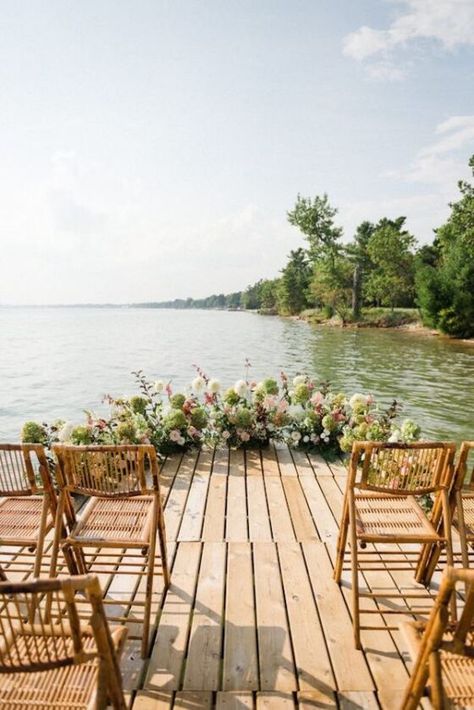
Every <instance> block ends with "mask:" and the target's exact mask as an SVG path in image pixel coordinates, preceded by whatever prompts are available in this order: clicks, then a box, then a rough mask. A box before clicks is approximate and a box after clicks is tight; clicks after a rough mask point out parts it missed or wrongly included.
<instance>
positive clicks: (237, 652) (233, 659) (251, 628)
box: [222, 542, 258, 690]
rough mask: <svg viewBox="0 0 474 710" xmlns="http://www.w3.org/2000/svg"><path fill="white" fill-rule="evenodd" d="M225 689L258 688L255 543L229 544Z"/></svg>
mask: <svg viewBox="0 0 474 710" xmlns="http://www.w3.org/2000/svg"><path fill="white" fill-rule="evenodd" d="M222 686H223V690H256V689H257V688H258V665H257V634H256V629H255V605H254V592H253V573H252V557H251V546H250V544H249V543H241V542H236V543H229V551H228V558H227V594H226V612H225V636H224V677H223V684H222Z"/></svg>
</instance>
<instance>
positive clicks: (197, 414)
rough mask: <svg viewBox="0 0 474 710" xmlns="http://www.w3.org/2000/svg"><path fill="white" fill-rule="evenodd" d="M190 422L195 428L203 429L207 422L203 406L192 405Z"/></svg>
mask: <svg viewBox="0 0 474 710" xmlns="http://www.w3.org/2000/svg"><path fill="white" fill-rule="evenodd" d="M191 424H192V425H193V427H195V428H196V429H204V427H205V426H206V424H207V413H206V410H205V409H203V407H194V409H193V411H192V412H191Z"/></svg>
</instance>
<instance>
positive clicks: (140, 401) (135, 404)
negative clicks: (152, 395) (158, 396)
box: [130, 395, 148, 414]
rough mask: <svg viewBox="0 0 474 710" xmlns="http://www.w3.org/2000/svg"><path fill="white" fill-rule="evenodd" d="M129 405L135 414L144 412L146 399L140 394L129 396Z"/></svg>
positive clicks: (146, 404)
mask: <svg viewBox="0 0 474 710" xmlns="http://www.w3.org/2000/svg"><path fill="white" fill-rule="evenodd" d="M130 406H131V408H132V411H133V412H134V413H135V414H145V412H146V408H147V406H148V400H147V399H145V397H140V395H135V397H130Z"/></svg>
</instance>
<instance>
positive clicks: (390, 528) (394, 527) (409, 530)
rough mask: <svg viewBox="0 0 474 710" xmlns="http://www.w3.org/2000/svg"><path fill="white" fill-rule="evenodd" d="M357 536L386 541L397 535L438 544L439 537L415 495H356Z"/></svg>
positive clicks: (364, 538)
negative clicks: (385, 539)
mask: <svg viewBox="0 0 474 710" xmlns="http://www.w3.org/2000/svg"><path fill="white" fill-rule="evenodd" d="M354 499H355V500H354V502H355V509H356V530H357V537H358V538H360V539H363V540H370V541H376V540H381V541H383V539H384V538H388V537H391V536H392V537H393V536H394V535H396V536H397V537H399V538H406V539H407V540H411V539H413V540H414V541H424V540H426V541H436V540H439V535H438V534H437V533H436V530H435V529H434V527H433V526H432V525H431V523H430V522H429V520H428V519H427V518H426V516H425V514H424V513H423V511H422V509H421V508H420V506H419V505H418V503H417V502H416V500H415V498H413V496H393V495H391V496H387V495H384V494H380V495H378V494H372V493H371V494H368V495H364V494H362V495H356V496H354Z"/></svg>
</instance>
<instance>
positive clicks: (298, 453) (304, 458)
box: [291, 449, 314, 477]
mask: <svg viewBox="0 0 474 710" xmlns="http://www.w3.org/2000/svg"><path fill="white" fill-rule="evenodd" d="M291 455H292V457H293V461H294V463H295V466H296V472H297V474H298V476H311V477H313V476H314V471H313V467H312V466H311V464H310V462H309V459H308V455H307V453H306V452H305V451H302V450H301V449H291Z"/></svg>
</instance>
